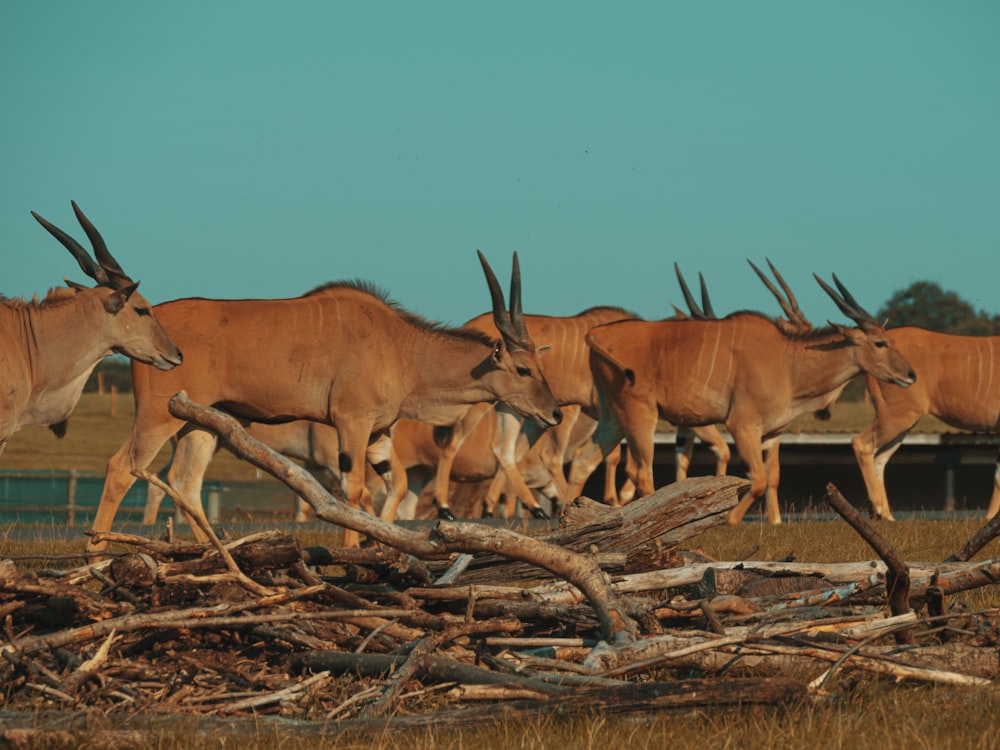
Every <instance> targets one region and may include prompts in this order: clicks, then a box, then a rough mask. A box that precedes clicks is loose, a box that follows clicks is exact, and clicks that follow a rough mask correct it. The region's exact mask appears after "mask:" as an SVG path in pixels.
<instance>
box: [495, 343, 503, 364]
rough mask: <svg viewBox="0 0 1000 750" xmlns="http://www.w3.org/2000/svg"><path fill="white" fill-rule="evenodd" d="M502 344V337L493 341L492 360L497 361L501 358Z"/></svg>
mask: <svg viewBox="0 0 1000 750" xmlns="http://www.w3.org/2000/svg"><path fill="white" fill-rule="evenodd" d="M503 351H504V344H503V339H497V340H496V341H494V342H493V361H494V362H496V363H498V364H499V362H500V360H502V359H503Z"/></svg>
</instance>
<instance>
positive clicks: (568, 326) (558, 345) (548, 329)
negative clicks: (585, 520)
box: [434, 307, 635, 518]
mask: <svg viewBox="0 0 1000 750" xmlns="http://www.w3.org/2000/svg"><path fill="white" fill-rule="evenodd" d="M633 317H635V316H634V315H633V314H632V313H629V312H626V311H625V310H622V309H621V308H618V307H592V308H590V309H587V310H584V311H583V312H581V313H578V314H577V315H573V316H570V317H553V316H548V315H526V316H524V319H525V326H526V328H527V330H528V331H529V332H530V334H531V337H532V340H534V341H535V343H536V345H537V346H538V348H539V349H540V350H544V353H543V355H542V359H543V362H544V366H545V376H546V377H547V378H548V382H549V386H550V387H551V388H552V394H553V396H554V397H555V399H556V401H557V402H558V403H559V405H560V406H570V405H578V406H580V407H582V409H583V411H584V413H588V414H590V415H591V416H593V417H596V414H597V412H596V410H597V395H596V391H595V389H594V382H593V376H592V375H591V374H590V367H589V365H588V351H587V345H586V343H585V340H584V337H585V335H586V333H587V331H588V330H590V328H592V327H593V326H595V325H600V324H602V323H606V322H608V321H612V320H621V319H624V318H633ZM463 328H466V329H468V330H471V331H478V332H481V333H482V334H484V335H488V336H495V335H496V332H497V329H496V323H495V321H494V320H492V318H491V316H490V315H489V314H484V315H480V316H477V317H475V318H473V319H472V320H470V321H469V322H467V323H466V324H465V325H464V326H463ZM490 411H491V409H490V408H489V407H486V406H484V407H479V408H472V409H470V410H469V411H468V412H467V413H466V414H465V415H463V417H462V418H461V419H460V420H459V421H458V422H456V424H455V426H454V429H453V430H452V432H451V433H450V435H449V439H448V440H446V441H442V443H441V447H440V456H439V458H438V461H437V468H436V470H435V476H434V485H435V489H434V502H435V504H436V505H437V508H438V514H439V515H440V516H441V517H442V518H454V515H453V514H452V512H451V509H450V508H449V507H448V496H449V488H448V482H449V479H450V477H451V473H452V469H451V466H452V463H453V462H454V460H455V456H456V455H457V453H458V451H459V449H460V448H461V446H462V443H463V441H464V440H465V439H466V438H467V436H468V435H470V434H471V433H472V431H473V430H474V429H475V428H476V425H477V424H478V423H479V421H480V420H481V419H482V418H483V416H484V415H486V414H487V413H488V412H490ZM496 418H497V420H498V424H499V430H498V432H497V440H496V443H495V444H494V452H495V453H496V457H497V461H498V463H499V465H500V468H501V470H502V471H503V473H504V475H505V476H506V479H507V482H508V483H509V485H510V487H511V489H512V490H513V491H514V492H515V493H516V494H517V496H518V497H519V498H520V499H521V501H522V503H524V505H525V506H526V507H527V508H528V509H529V510H530V511H531V513H532V514H533V515H534V516H535V517H536V518H545V517H546V515H547V514H546V513H545V511H544V510H543V509H542V508H541V506H540V505H539V504H538V501H537V500H536V499H535V497H534V495H533V494H532V492H531V490H530V488H529V487H528V486H527V484H526V483H525V482H524V479H523V478H522V477H521V476H520V475H519V473H518V470H517V458H516V455H515V452H516V450H515V449H516V446H517V442H518V435H519V434H520V432H521V427H522V422H521V417H520V416H518V415H517V414H515V413H513V412H511V410H510V409H507V408H504V407H503V406H502V405H501V406H498V407H497V409H496ZM567 434H568V431H560V432H559V433H557V435H558V436H559V437H560V438H562V437H564V436H566V435H567ZM565 448H566V446H565V445H563V446H561V447H560V448H559V449H558V450H557V451H556V452H552V453H551V455H552V457H553V458H552V464H551V466H550V472H551V475H552V476H553V477H557V476H558V477H562V484H563V485H565V478H564V476H563V467H562V456H563V455H565V452H566V450H565ZM598 460H600V459H598ZM595 465H596V464H595ZM498 481H500V480H498ZM565 500H566V498H565V497H564V498H563V499H562V501H563V502H565Z"/></svg>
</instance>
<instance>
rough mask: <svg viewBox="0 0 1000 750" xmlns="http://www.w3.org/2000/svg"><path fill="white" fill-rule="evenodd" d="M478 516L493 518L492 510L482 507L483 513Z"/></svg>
mask: <svg viewBox="0 0 1000 750" xmlns="http://www.w3.org/2000/svg"><path fill="white" fill-rule="evenodd" d="M480 518H493V511H492V510H485V509H484V510H483V515H482V516H480Z"/></svg>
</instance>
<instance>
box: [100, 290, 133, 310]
mask: <svg viewBox="0 0 1000 750" xmlns="http://www.w3.org/2000/svg"><path fill="white" fill-rule="evenodd" d="M127 299H128V295H127V294H125V290H123V289H116V290H115V291H113V292H108V294H107V295H106V296H105V297H104V309H105V310H107V311H108V312H109V313H111V314H112V315H117V314H118V313H120V312H121V311H122V308H123V307H125V301H126V300H127Z"/></svg>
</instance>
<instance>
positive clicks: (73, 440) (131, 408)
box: [0, 393, 256, 480]
mask: <svg viewBox="0 0 1000 750" xmlns="http://www.w3.org/2000/svg"><path fill="white" fill-rule="evenodd" d="M134 415H135V404H134V402H133V400H132V394H131V393H125V394H120V395H118V396H117V397H112V396H110V395H103V396H102V395H98V394H96V393H85V394H84V395H83V397H82V398H81V399H80V402H79V403H78V404H77V406H76V409H75V410H74V411H73V415H72V416H71V417H70V419H69V429H68V430H67V432H66V436H65V437H63V438H57V437H55V436H54V435H53V434H52V432H51V431H50V430H49V429H48V428H47V427H30V428H28V429H26V430H21V431H20V432H18V433H17V434H15V435H14V437H12V438H11V440H10V442H9V443H8V444H7V449H6V450H5V451H4V454H3V457H2V460H0V466H2V467H3V468H4V469H56V470H60V471H69V470H70V469H76V470H78V471H94V472H99V473H102V474H103V473H104V469H105V467H106V466H107V463H108V459H109V458H111V456H112V455H114V454H115V452H116V451H117V450H118V449H119V448H120V447H121V446H122V445H123V444H124V443H125V440H126V439H128V436H129V433H130V432H131V430H132V419H133V417H134ZM169 456H170V448H169V447H164V449H163V450H162V451H161V452H160V454H159V456H157V459H156V461H154V463H153V468H155V469H159V467H161V466H163V465H164V464H165V463H166V462H167V459H168V458H169ZM255 477H256V469H255V468H254V467H252V466H250V465H249V464H248V463H246V462H245V461H240V460H239V459H237V458H236V457H235V456H233V455H232V454H231V453H228V452H226V451H220V452H219V455H217V456H216V457H215V459H214V460H213V461H212V463H211V464H210V466H209V469H208V473H207V474H206V479H208V480H240V479H254V478H255Z"/></svg>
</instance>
